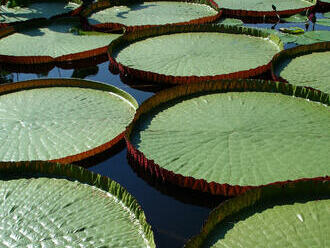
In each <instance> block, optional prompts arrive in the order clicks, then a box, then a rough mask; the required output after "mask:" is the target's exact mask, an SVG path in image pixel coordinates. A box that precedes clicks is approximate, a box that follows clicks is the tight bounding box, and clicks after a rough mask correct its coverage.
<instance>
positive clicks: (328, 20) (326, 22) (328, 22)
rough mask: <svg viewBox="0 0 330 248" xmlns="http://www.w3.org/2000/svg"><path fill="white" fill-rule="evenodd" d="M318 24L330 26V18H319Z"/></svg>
mask: <svg viewBox="0 0 330 248" xmlns="http://www.w3.org/2000/svg"><path fill="white" fill-rule="evenodd" d="M316 24H319V25H323V26H330V18H324V19H317V21H316Z"/></svg>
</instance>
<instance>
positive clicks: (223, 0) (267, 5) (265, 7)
mask: <svg viewBox="0 0 330 248" xmlns="http://www.w3.org/2000/svg"><path fill="white" fill-rule="evenodd" d="M215 2H216V3H217V4H218V5H219V7H221V8H225V9H235V10H248V11H273V9H272V5H275V6H276V9H277V11H283V10H291V9H301V8H306V7H310V6H313V3H312V2H310V1H303V0H290V1H277V0H265V1H260V0H239V1H233V0H215ZM314 4H315V3H314Z"/></svg>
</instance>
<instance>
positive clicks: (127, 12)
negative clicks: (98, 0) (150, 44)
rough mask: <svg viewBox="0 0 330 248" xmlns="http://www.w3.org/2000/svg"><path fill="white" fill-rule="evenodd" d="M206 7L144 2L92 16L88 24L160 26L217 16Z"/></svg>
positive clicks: (211, 9) (114, 8)
mask: <svg viewBox="0 0 330 248" xmlns="http://www.w3.org/2000/svg"><path fill="white" fill-rule="evenodd" d="M217 13H218V12H217V11H216V10H214V9H213V8H211V7H210V6H208V5H204V4H197V3H188V2H166V1H158V2H144V3H138V4H133V5H129V6H114V7H111V8H107V9H104V10H101V11H98V12H96V13H94V14H92V15H91V16H90V17H89V18H88V21H89V23H90V24H92V25H94V24H99V23H110V22H111V23H120V24H123V25H125V26H138V25H162V24H169V23H179V22H187V21H191V20H194V19H199V18H202V17H207V16H214V15H217Z"/></svg>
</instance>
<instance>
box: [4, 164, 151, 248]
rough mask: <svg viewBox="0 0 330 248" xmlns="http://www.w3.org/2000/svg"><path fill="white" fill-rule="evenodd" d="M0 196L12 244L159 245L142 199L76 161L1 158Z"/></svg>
mask: <svg viewBox="0 0 330 248" xmlns="http://www.w3.org/2000/svg"><path fill="white" fill-rule="evenodd" d="M0 197H1V201H0V207H1V213H0V220H1V223H0V229H1V235H0V243H1V244H6V246H7V247H8V246H9V247H14V246H16V247H23V246H24V247H37V246H40V247H58V246H61V247H69V246H70V247H155V243H154V240H153V234H152V231H151V228H150V226H149V224H148V223H147V222H146V218H145V215H144V213H143V211H142V209H141V208H140V206H139V205H138V203H137V201H136V200H135V199H134V198H133V197H132V196H131V195H130V194H129V193H128V192H127V191H126V190H125V189H124V188H122V187H121V186H120V185H119V184H118V183H116V182H114V181H112V180H110V179H108V178H106V177H102V176H101V175H97V174H94V173H92V172H89V171H87V170H84V169H82V168H78V167H76V166H72V165H65V166H64V165H60V164H50V163H46V162H34V163H0Z"/></svg>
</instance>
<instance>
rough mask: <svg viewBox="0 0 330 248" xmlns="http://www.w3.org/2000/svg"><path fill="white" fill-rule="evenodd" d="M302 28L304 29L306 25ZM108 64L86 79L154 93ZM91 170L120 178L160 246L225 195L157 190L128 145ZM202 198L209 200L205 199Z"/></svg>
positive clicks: (193, 225) (60, 73) (14, 77)
mask: <svg viewBox="0 0 330 248" xmlns="http://www.w3.org/2000/svg"><path fill="white" fill-rule="evenodd" d="M302 25H303V24H302ZM248 26H258V27H267V28H270V27H271V26H272V24H258V25H255V24H253V25H248ZM283 26H301V25H299V24H291V25H290V24H280V25H278V26H277V27H276V28H279V27H283ZM301 27H302V28H303V26H301ZM316 29H327V30H329V29H330V28H329V27H328V28H323V27H322V28H319V27H316ZM108 65H109V62H104V63H101V64H98V65H97V68H96V67H93V68H90V69H89V73H92V75H89V76H87V77H85V79H89V80H95V81H100V82H104V83H107V84H111V85H114V86H116V87H118V88H120V89H123V90H124V91H126V92H128V93H130V94H131V95H132V96H133V97H135V99H136V100H137V101H138V103H139V104H141V103H142V102H143V101H144V100H146V99H147V98H149V97H151V96H152V95H153V94H154V93H151V92H147V91H144V90H138V89H134V88H132V87H131V86H129V85H127V84H125V83H123V82H122V80H121V79H120V77H119V76H118V75H114V74H112V73H111V72H110V71H109V70H108ZM77 75H81V72H79V71H74V70H72V69H71V70H65V69H60V68H58V67H55V68H53V69H52V70H51V71H50V72H48V73H39V74H38V73H11V74H9V75H7V77H6V78H7V79H8V80H10V81H14V82H16V81H23V80H28V79H36V78H45V77H48V78H59V77H62V78H71V77H76V76H77ZM140 87H141V86H140ZM141 88H142V89H148V87H146V85H144V84H142V87H141ZM89 170H91V171H94V172H97V173H100V174H102V175H105V176H108V177H110V178H111V179H113V180H115V181H117V182H118V183H120V184H121V185H122V186H124V187H125V188H126V189H127V190H128V191H129V192H130V193H131V194H132V195H133V196H134V197H135V198H136V199H137V201H138V202H139V203H140V205H141V206H142V208H143V210H144V212H145V214H146V217H147V219H148V222H149V223H150V224H151V226H152V229H153V231H154V235H155V242H156V245H157V247H159V248H164V247H166V248H168V247H171V248H172V247H173V248H176V247H182V246H183V244H184V243H185V242H186V241H187V239H189V238H190V237H192V236H193V235H195V234H197V233H198V232H199V230H200V228H201V226H202V224H203V221H204V220H205V219H206V217H207V216H208V214H209V212H210V211H211V206H215V205H216V204H217V203H219V202H221V201H222V198H217V199H214V198H212V199H209V198H208V197H205V196H204V195H197V194H195V193H191V192H188V191H187V192H186V191H184V190H180V189H178V188H176V187H174V186H173V187H169V188H168V187H161V186H159V185H158V187H157V188H158V189H156V187H154V186H151V185H149V184H148V183H147V182H146V181H145V180H143V179H142V178H140V177H139V176H138V175H137V174H136V173H135V172H134V171H133V169H132V168H131V167H130V166H129V164H128V162H127V159H126V148H123V149H122V150H120V151H119V152H118V153H117V154H115V155H113V156H112V157H110V158H107V159H106V160H104V161H103V162H100V163H98V164H97V165H94V166H92V167H90V168H89ZM149 183H150V182H149ZM164 192H166V194H164ZM170 195H171V196H170ZM184 196H185V197H184ZM201 199H202V200H203V199H206V200H204V201H202V200H201ZM194 200H196V202H198V204H197V203H196V202H194ZM192 202H194V203H192ZM204 205H208V206H209V207H205V206H204Z"/></svg>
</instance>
